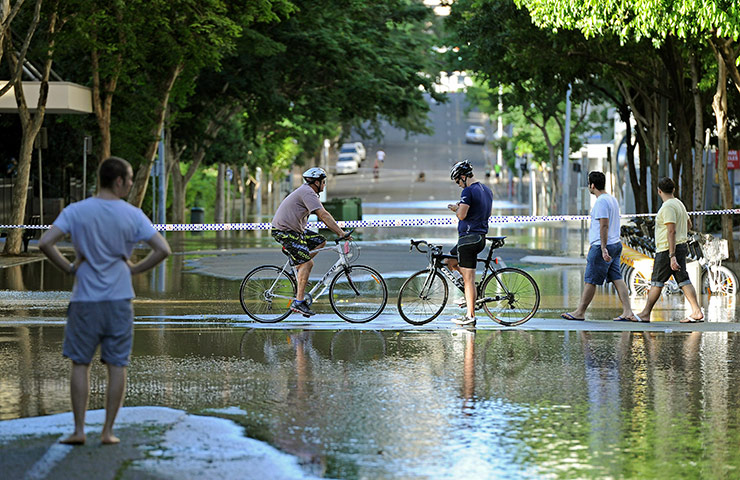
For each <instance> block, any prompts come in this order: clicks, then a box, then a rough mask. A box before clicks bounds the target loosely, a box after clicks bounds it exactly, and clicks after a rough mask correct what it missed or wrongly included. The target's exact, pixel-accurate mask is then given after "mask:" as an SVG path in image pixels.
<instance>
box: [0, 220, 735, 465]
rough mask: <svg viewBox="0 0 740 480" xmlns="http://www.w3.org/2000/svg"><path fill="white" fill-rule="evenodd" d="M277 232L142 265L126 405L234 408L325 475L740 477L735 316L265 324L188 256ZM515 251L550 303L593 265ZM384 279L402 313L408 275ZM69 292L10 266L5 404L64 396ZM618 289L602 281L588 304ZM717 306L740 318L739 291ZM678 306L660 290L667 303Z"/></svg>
mask: <svg viewBox="0 0 740 480" xmlns="http://www.w3.org/2000/svg"><path fill="white" fill-rule="evenodd" d="M492 234H493V232H492ZM521 235H523V236H526V232H524V233H521ZM187 238H190V237H187ZM419 238H422V237H421V236H419ZM173 243H176V242H173ZM205 244H208V246H210V248H211V251H208V250H207V249H206V248H205V246H204V245H205ZM267 244H268V243H266V241H265V239H264V238H261V239H260V238H257V239H254V238H246V239H245V238H242V239H232V240H231V242H229V241H225V243H224V244H222V245H218V246H217V248H213V245H212V244H210V243H209V242H205V241H204V242H203V245H200V244H199V243H198V240H197V239H196V240H187V241H183V243H182V244H180V245H179V246H178V250H180V251H189V252H192V253H188V254H178V255H174V256H173V257H171V258H170V259H168V261H167V263H166V264H165V265H164V266H163V267H162V268H161V269H159V270H158V271H156V272H153V273H150V274H147V275H143V276H140V277H137V278H136V284H135V288H136V290H137V295H138V297H137V300H136V303H135V310H136V314H137V322H136V330H135V339H136V340H135V346H134V352H133V356H132V361H131V365H130V368H129V383H128V389H127V396H126V405H128V406H137V405H155V406H168V407H173V408H180V409H184V410H187V411H189V412H193V413H201V414H208V415H217V416H222V417H226V418H229V419H231V420H233V421H235V422H238V423H239V424H241V425H243V426H244V427H245V430H246V434H247V435H249V436H251V437H254V438H257V439H260V440H264V441H266V442H268V443H270V444H271V445H273V446H275V447H277V448H279V449H281V450H283V451H285V452H287V453H291V454H293V455H296V456H297V457H298V458H299V459H300V460H301V462H302V463H303V464H304V466H305V467H306V469H307V470H309V471H311V472H312V473H314V474H320V475H325V476H327V477H331V478H345V479H382V478H421V479H424V478H718V479H719V478H737V477H738V471H740V450H739V449H738V448H737V445H738V444H740V333H736V332H721V331H717V332H714V331H713V332H670V331H669V330H666V331H665V332H664V331H659V332H656V331H650V332H642V331H637V332H588V331H531V330H524V329H500V330H496V329H494V330H491V329H479V330H478V331H469V330H456V329H452V328H449V327H448V326H447V325H449V322H448V321H447V319H444V318H441V319H438V320H435V321H434V322H433V324H430V325H439V324H444V328H443V329H435V330H432V329H430V330H424V329H419V328H414V329H409V328H406V327H405V324H404V323H403V322H402V321H401V320H400V319H398V321H397V322H394V323H392V324H390V326H389V324H388V323H387V322H386V323H382V324H380V325H382V330H381V329H378V330H373V328H378V327H376V326H374V323H375V322H370V323H368V324H364V325H363V326H362V327H361V329H358V328H357V326H356V325H349V324H346V325H347V328H346V329H344V328H342V327H341V325H342V324H341V323H333V324H332V326H331V328H321V327H318V328H311V329H306V328H302V327H300V326H299V325H298V326H297V325H295V324H291V323H289V322H283V324H280V325H278V327H279V328H262V327H263V325H259V324H255V323H253V322H251V321H249V319H248V318H247V317H246V316H244V315H243V312H241V310H240V306H239V303H238V299H237V295H238V293H237V291H238V285H239V279H238V278H231V277H229V276H228V275H226V276H218V275H202V274H196V273H192V272H193V271H196V270H197V266H198V265H199V261H202V260H203V259H207V258H208V259H212V257H213V256H218V255H219V253H218V251H219V250H220V249H221V248H244V247H246V246H251V247H260V246H265V245H267ZM404 248H405V249H406V252H407V251H408V247H407V246H406V247H404ZM504 250H505V249H504ZM504 250H502V254H504V257H506V255H505V253H504ZM222 254H223V252H222ZM224 255H225V254H224ZM409 255H411V254H409ZM417 255H419V254H417ZM419 256H420V255H419ZM239 258H240V257H233V258H232V257H228V258H227V259H226V260H225V261H226V262H230V261H239ZM409 258H414V257H409ZM363 260H364V261H365V262H366V263H368V264H371V265H372V259H371V258H370V259H368V258H367V257H365V258H363ZM422 260H423V259H422ZM510 264H513V265H515V266H521V267H524V268H525V269H527V270H528V271H529V272H530V273H531V274H532V275H533V276H534V277H535V279H536V280H537V282H538V284H539V286H540V288H541V290H542V305H541V307H540V311H539V312H538V314H537V317H538V318H540V317H543V318H557V317H558V315H559V313H560V312H562V311H565V310H564V309H566V308H567V309H572V308H573V307H574V305H575V302H576V301H577V299H578V296H579V295H580V290H581V285H582V281H583V267H581V266H568V267H564V266H559V267H548V266H546V265H524V264H517V263H516V261H515V259H512V260H511V262H510ZM404 268H406V266H404ZM387 281H388V287H389V288H388V290H389V297H390V298H389V305H388V307H387V309H388V310H387V312H386V313H391V314H393V312H394V308H395V307H394V303H395V302H394V300H395V295H396V294H397V292H398V288H399V286H400V284H401V282H402V281H403V278H402V276H401V275H392V274H391V275H388V276H387ZM70 289H71V278H70V277H67V276H64V275H60V273H59V272H58V271H57V270H56V269H54V268H53V267H52V266H51V265H50V264H48V263H46V262H36V263H31V264H27V265H23V266H20V267H13V268H6V269H3V270H0V420H1V419H11V418H18V417H28V416H39V415H48V414H53V413H58V412H65V411H69V386H68V375H69V364H68V362H67V361H64V360H63V359H62V357H61V342H62V338H63V326H64V314H65V309H66V305H67V302H68V300H69V290H70ZM641 301H642V300H635V308H640V307H641V304H640V302H641ZM323 302H324V303H328V302H326V300H325V299H324V300H323ZM317 305H318V303H317ZM318 306H319V307H321V305H318ZM618 306H619V302H618V299H617V297H616V295H615V294H614V293H613V292H612V291H611V290H610V289H606V288H604V289H599V291H597V299H596V301H595V302H594V305H593V307H592V308H591V309H590V310H589V315H590V318H595V319H603V320H608V319H610V318H612V317H613V316H615V315H616V314H617V313H618V312H619V310H618ZM704 306H705V309H706V310H707V312H708V315H707V316H708V318H709V319H710V320H712V321H720V322H736V321H737V320H736V318H735V316H736V313H735V305H734V301H733V300H728V299H719V298H716V297H715V298H712V299H711V300H707V299H704ZM322 308H327V306H326V305H324V307H322ZM682 308H683V300H682V299H681V298H680V296H679V297H676V296H671V297H666V298H665V299H663V300H661V303H659V305H658V308H657V310H656V312H655V316H654V320H671V319H674V320H675V319H676V318H675V315H680V311H681V309H682ZM326 311H327V312H328V311H329V310H328V309H327V310H326ZM450 312H452V310H450ZM677 312H678V313H677ZM482 322H483V321H482ZM337 325H340V327H337ZM376 325H377V324H376ZM91 386H92V396H91V399H90V408H102V407H103V402H104V391H105V370H104V368H103V367H102V366H101V365H100V364H98V363H97V362H96V363H95V364H94V366H93V369H92V378H91Z"/></svg>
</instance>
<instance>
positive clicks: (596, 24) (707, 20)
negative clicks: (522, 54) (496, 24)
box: [516, 0, 740, 46]
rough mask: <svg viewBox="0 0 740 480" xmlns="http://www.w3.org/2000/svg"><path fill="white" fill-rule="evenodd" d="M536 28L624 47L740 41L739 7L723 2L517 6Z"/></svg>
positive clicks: (537, 1) (574, 1)
mask: <svg viewBox="0 0 740 480" xmlns="http://www.w3.org/2000/svg"><path fill="white" fill-rule="evenodd" d="M516 2H517V5H519V6H525V7H526V8H527V9H528V10H529V12H530V14H531V15H532V19H533V20H534V21H535V22H536V23H537V24H538V25H540V26H542V27H545V28H552V29H571V30H580V31H581V32H583V34H584V35H586V37H596V36H601V35H604V34H607V33H613V34H616V35H617V36H619V38H621V39H622V40H623V41H638V42H639V41H640V40H642V39H643V38H646V39H649V40H651V41H652V42H653V44H654V45H655V46H660V45H661V44H662V43H663V42H664V41H665V39H666V38H668V37H669V36H673V37H676V38H679V39H682V40H687V39H692V38H706V37H708V36H717V37H726V38H732V39H733V40H737V39H738V37H739V36H740V4H738V2H734V1H726V0H676V1H671V2H659V1H655V0H632V1H629V2H624V1H617V0H605V1H593V0H516Z"/></svg>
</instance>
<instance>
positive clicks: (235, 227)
mask: <svg viewBox="0 0 740 480" xmlns="http://www.w3.org/2000/svg"><path fill="white" fill-rule="evenodd" d="M688 213H689V215H725V214H733V215H737V214H740V209H737V208H735V209H729V210H705V211H698V212H688ZM655 215H656V214H655V213H633V214H624V215H621V217H622V218H636V217H654V216H655ZM590 219H591V216H590V215H546V216H539V217H536V216H528V215H505V216H504V215H502V216H496V217H490V218H489V219H488V223H489V224H493V225H495V224H500V223H534V222H565V221H573V220H590ZM337 223H338V224H339V226H341V227H342V228H362V227H424V226H437V227H439V226H449V225H457V217H453V216H448V217H439V218H426V219H424V218H406V219H396V220H392V219H388V220H343V221H342V220H340V221H338V222H337ZM49 227H51V225H0V229H2V228H25V229H28V230H45V229H48V228H49ZM154 228H155V229H156V230H159V231H162V232H206V231H220V232H228V231H240V230H271V229H272V224H270V223H198V224H189V223H168V224H154ZM308 228H312V229H316V228H326V225H324V223H323V222H311V223H309V224H308Z"/></svg>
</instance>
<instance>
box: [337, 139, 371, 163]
mask: <svg viewBox="0 0 740 480" xmlns="http://www.w3.org/2000/svg"><path fill="white" fill-rule="evenodd" d="M339 153H340V155H341V154H342V153H356V154H357V155H358V156H359V157H360V162H362V161H364V160H365V158H366V157H367V152H366V151H365V145H363V144H362V142H351V143H343V144H342V146H341V148H340V149H339Z"/></svg>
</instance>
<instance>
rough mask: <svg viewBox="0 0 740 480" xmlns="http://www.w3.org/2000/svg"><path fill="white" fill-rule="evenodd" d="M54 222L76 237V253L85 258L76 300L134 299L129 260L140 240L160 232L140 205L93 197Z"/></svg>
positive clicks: (77, 279)
mask: <svg viewBox="0 0 740 480" xmlns="http://www.w3.org/2000/svg"><path fill="white" fill-rule="evenodd" d="M54 225H55V226H56V227H57V228H59V229H60V230H62V231H63V232H64V233H68V234H70V235H71V236H72V244H73V245H74V248H75V253H76V254H77V256H78V257H80V256H82V257H84V258H85V261H84V262H82V263H81V264H80V266H79V268H78V269H77V272H76V274H75V283H74V287H73V288H72V299H71V300H72V301H73V302H99V301H103V300H126V299H130V298H134V287H133V285H132V284H131V270H130V269H129V266H128V265H127V264H126V260H128V258H129V257H131V254H132V253H133V250H134V246H135V245H136V244H137V243H139V242H142V241H145V240H149V239H150V238H152V237H153V236H154V235H155V234H156V233H157V231H156V230H155V229H154V227H153V226H152V222H151V221H150V220H149V219H148V218H147V217H146V215H144V212H142V211H141V209H140V208H136V207H134V206H133V205H131V204H130V203H128V202H126V201H125V200H105V199H102V198H97V197H90V198H87V199H85V200H82V201H80V202H76V203H73V204H71V205H69V206H68V207H67V208H65V209H64V210H62V213H60V214H59V216H58V217H57V219H56V220H55V221H54Z"/></svg>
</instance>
